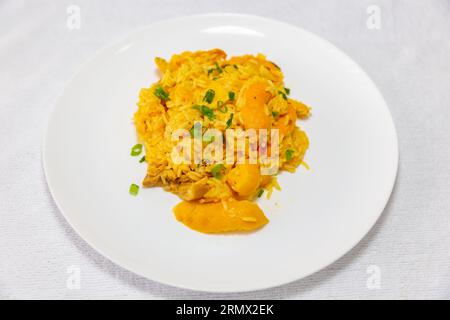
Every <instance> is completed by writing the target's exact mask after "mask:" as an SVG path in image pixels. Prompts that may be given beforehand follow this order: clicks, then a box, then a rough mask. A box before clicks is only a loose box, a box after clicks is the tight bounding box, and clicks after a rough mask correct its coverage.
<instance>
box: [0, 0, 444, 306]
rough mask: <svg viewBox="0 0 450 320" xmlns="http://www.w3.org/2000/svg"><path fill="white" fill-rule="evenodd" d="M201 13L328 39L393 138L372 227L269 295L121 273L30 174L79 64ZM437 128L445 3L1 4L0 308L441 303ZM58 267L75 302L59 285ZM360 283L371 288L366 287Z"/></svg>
mask: <svg viewBox="0 0 450 320" xmlns="http://www.w3.org/2000/svg"><path fill="white" fill-rule="evenodd" d="M71 4H74V5H77V6H79V7H80V9H81V29H80V30H70V29H68V28H67V26H66V19H67V16H68V15H67V13H66V10H67V7H68V6H69V5H71ZM371 4H375V5H377V6H379V8H380V9H381V29H380V30H370V29H368V28H367V27H366V20H367V18H368V14H367V12H366V10H367V8H368V6H369V5H371ZM206 12H240V13H248V14H255V15H261V16H266V17H270V18H274V19H277V20H281V21H285V22H288V23H291V24H294V25H297V26H300V27H302V28H304V29H307V30H310V31H312V32H314V33H316V34H318V35H319V36H321V37H323V38H325V39H328V40H329V41H331V42H332V43H334V44H335V45H337V46H338V47H339V48H341V49H342V50H343V51H345V52H346V53H348V54H349V55H350V56H351V57H352V58H353V59H354V60H355V61H357V62H358V63H359V64H360V65H361V66H362V67H363V68H364V69H365V70H366V71H367V72H368V74H369V75H370V76H371V77H372V79H373V80H374V81H375V83H376V84H377V85H378V87H379V88H380V90H381V92H382V93H383V95H384V97H385V99H386V101H387V103H388V105H389V107H390V109H391V112H392V114H393V117H394V121H395V124H396V127H397V130H398V136H399V144H400V165H399V174H398V178H397V184H396V187H395V190H394V193H393V194H392V197H391V200H390V202H389V204H388V205H387V208H386V210H385V211H384V213H383V215H382V217H381V218H380V220H379V221H378V223H377V224H376V226H375V227H374V228H373V229H372V231H371V232H370V233H369V234H368V235H367V236H366V237H365V238H364V240H363V241H362V242H361V243H360V244H359V245H358V246H357V247H355V248H354V249H353V250H352V251H351V252H350V253H348V254H347V255H345V256H344V257H343V258H341V259H340V260H339V261H338V262H336V263H334V264H333V265H331V266H330V267H328V268H326V269H325V270H322V271H320V272H318V273H316V274H314V275H312V276H310V277H308V278H306V279H303V280H300V281H297V282H294V283H291V284H288V285H285V286H282V287H277V288H273V289H270V290H264V291H258V292H249V293H242V294H226V295H221V294H208V293H202V292H193V291H188V290H182V289H177V288H172V287H168V286H165V285H162V284H159V283H155V282H152V281H149V280H146V279H144V278H141V277H139V276H136V275H134V274H132V273H130V272H128V271H126V270H123V269H121V268H120V267H118V266H116V265H115V264H113V263H112V262H110V261H108V260H107V259H105V258H103V257H102V256H101V255H99V254H97V253H96V252H95V251H94V250H93V249H91V248H90V247H89V246H88V245H87V244H86V243H85V242H84V241H83V240H82V239H80V238H79V237H78V236H77V235H76V234H75V232H74V231H73V230H72V229H71V228H70V227H69V226H68V224H67V223H66V222H65V220H64V218H63V217H62V216H61V214H60V213H59V212H58V210H57V208H56V207H55V204H54V202H53V200H52V198H51V196H50V194H49V191H48V189H47V185H46V182H45V178H44V175H43V170H42V162H41V150H42V143H43V136H44V131H45V128H46V125H47V119H48V116H49V114H50V111H51V110H52V107H53V105H54V103H55V101H56V99H57V98H58V96H59V95H61V93H62V91H63V88H64V87H65V85H66V84H67V82H68V80H69V78H70V77H71V75H72V74H73V73H74V72H75V71H76V70H77V68H78V67H79V65H80V64H81V63H82V62H84V61H85V60H86V59H88V58H90V57H91V56H92V55H93V54H94V53H95V52H96V51H97V50H98V49H100V48H101V47H103V46H105V45H108V44H110V43H111V42H114V41H115V40H117V39H118V38H121V37H123V36H125V35H127V34H129V33H132V32H133V31H135V30H136V29H138V28H141V27H143V26H146V25H148V24H150V23H153V22H155V21H160V20H163V19H166V18H171V17H176V16H181V15H188V14H196V13H206ZM449 123H450V1H439V0H436V1H431V0H430V1H420V0H417V1H412V0H408V1H381V0H371V1H361V0H354V1H350V0H346V1H342V0H339V1H338V0H335V1H331V0H328V1H314V0H310V1H294V0H291V1H280V0H251V1H241V0H228V1H222V0H199V1H184V0H169V1H136V0H133V1H130V0H128V1H106V0H105V1H87V0H86V1H82V0H71V1H31V0H30V1H18V0H14V1H13V0H1V1H0V147H1V151H0V155H1V157H0V298H8V299H16V298H32V299H39V298H64V299H72V298H157V299H171V298H194V299H195V298H246V299H247V298H256V299H259V298H276V299H307V298H322V299H334V298H356V299H362V298H368V299H379V298H395V299H404V298H409V299H411V298H447V299H449V298H450V128H449ZM61 152H64V150H63V149H62V150H61ZM71 266H75V267H78V268H80V272H81V282H80V285H81V286H80V289H68V288H67V286H66V282H67V279H68V277H69V276H70V274H69V273H68V268H69V271H70V267H71ZM371 266H375V267H371ZM373 268H375V269H373ZM371 270H376V271H379V276H380V280H381V282H380V288H379V289H376V288H373V287H372V286H370V285H369V286H368V285H367V281H369V284H370V279H373V278H370V277H371V274H369V273H370V271H371ZM368 272H369V273H368ZM377 274H378V273H377V272H376V273H375V276H376V275H377ZM373 276H374V275H373V274H372V277H373ZM368 279H369V280H368ZM371 288H372V289H371Z"/></svg>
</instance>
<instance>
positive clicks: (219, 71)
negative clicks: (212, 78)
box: [216, 62, 223, 73]
mask: <svg viewBox="0 0 450 320" xmlns="http://www.w3.org/2000/svg"><path fill="white" fill-rule="evenodd" d="M216 70H217V72H218V73H222V72H223V70H222V68H221V67H220V66H219V64H218V63H217V62H216Z"/></svg>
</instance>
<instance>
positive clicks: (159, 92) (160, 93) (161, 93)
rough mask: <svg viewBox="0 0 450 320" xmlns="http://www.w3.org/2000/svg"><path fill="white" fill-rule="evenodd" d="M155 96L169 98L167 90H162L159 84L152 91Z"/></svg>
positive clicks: (165, 99)
mask: <svg viewBox="0 0 450 320" xmlns="http://www.w3.org/2000/svg"><path fill="white" fill-rule="evenodd" d="M153 94H154V95H155V96H157V97H158V98H160V99H161V100H162V101H167V100H169V93H168V92H167V91H164V89H163V88H162V87H161V86H158V87H156V89H155V92H153Z"/></svg>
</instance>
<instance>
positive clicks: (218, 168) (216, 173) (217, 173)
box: [211, 164, 224, 179]
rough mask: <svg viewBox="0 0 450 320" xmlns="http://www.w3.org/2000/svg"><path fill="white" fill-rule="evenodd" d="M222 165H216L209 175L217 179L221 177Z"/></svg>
mask: <svg viewBox="0 0 450 320" xmlns="http://www.w3.org/2000/svg"><path fill="white" fill-rule="evenodd" d="M223 168H224V167H223V164H216V165H215V166H214V167H213V168H212V169H211V174H212V175H213V177H214V178H216V179H219V178H220V177H221V176H222V169H223Z"/></svg>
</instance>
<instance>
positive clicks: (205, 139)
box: [203, 134, 216, 143]
mask: <svg viewBox="0 0 450 320" xmlns="http://www.w3.org/2000/svg"><path fill="white" fill-rule="evenodd" d="M214 140H216V136H214V135H209V134H205V135H203V142H206V143H211V142H213V141H214Z"/></svg>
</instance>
